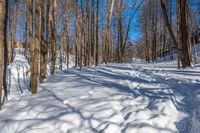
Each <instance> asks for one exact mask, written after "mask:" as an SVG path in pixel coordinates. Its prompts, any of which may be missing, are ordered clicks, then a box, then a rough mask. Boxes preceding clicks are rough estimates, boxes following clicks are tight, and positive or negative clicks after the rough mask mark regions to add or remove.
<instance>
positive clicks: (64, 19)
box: [0, 0, 141, 103]
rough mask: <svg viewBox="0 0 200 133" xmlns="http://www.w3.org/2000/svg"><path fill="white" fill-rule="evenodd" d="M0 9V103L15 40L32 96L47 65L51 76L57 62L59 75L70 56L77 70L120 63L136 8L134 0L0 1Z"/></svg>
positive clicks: (137, 5)
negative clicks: (21, 50) (20, 49)
mask: <svg viewBox="0 0 200 133" xmlns="http://www.w3.org/2000/svg"><path fill="white" fill-rule="evenodd" d="M0 4H1V5H0V6H1V8H0V10H1V11H0V21H1V23H0V28H1V30H0V34H1V35H0V43H1V45H0V54H1V56H0V74H1V76H0V100H2V96H3V94H2V93H4V94H5V95H4V96H6V95H7V89H6V67H7V64H10V63H12V62H13V61H14V58H15V54H16V51H15V48H16V47H17V44H18V42H19V41H20V42H21V43H22V44H23V48H24V55H25V57H26V58H27V60H28V62H29V64H30V88H31V92H32V93H33V94H35V93H37V86H38V82H43V81H44V79H45V78H46V76H47V68H48V67H47V66H48V65H49V66H50V67H49V68H50V74H51V75H54V74H55V71H56V69H57V65H58V64H57V62H59V69H61V70H62V64H66V65H67V67H69V64H70V55H73V56H74V58H75V67H79V68H80V69H81V68H82V67H83V66H87V67H90V66H93V65H94V66H97V65H98V64H99V63H106V64H107V63H110V62H121V63H122V62H125V61H126V54H125V53H126V48H127V44H128V42H129V32H130V29H131V23H132V20H133V17H134V15H135V13H136V10H137V9H138V8H139V6H140V5H141V3H139V4H138V0H134V1H132V2H130V3H128V2H127V1H123V0H106V1H100V0H44V1H41V0H14V1H7V0H6V1H5V0H0ZM130 5H131V6H130ZM104 10H105V11H104ZM125 19H126V20H127V21H124V20H125ZM7 22H8V23H7ZM21 33H23V34H21ZM7 38H8V39H7ZM3 90H4V91H3ZM0 103H2V101H0Z"/></svg>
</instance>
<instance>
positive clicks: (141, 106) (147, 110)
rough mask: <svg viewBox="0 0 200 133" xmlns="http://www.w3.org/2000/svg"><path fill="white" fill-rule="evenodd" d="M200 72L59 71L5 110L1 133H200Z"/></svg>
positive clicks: (144, 67)
mask: <svg viewBox="0 0 200 133" xmlns="http://www.w3.org/2000/svg"><path fill="white" fill-rule="evenodd" d="M199 70H200V69H199V67H198V68H196V69H184V70H177V69H176V68H175V66H173V65H172V67H167V66H166V64H162V63H161V64H160V65H156V66H155V65H151V64H145V63H138V62H135V63H132V64H110V65H106V66H100V67H96V68H83V69H82V70H81V71H80V70H79V69H69V70H65V71H62V72H57V74H56V76H54V77H48V79H47V81H46V82H45V83H42V84H40V89H39V92H38V93H37V94H35V95H31V94H26V95H24V96H18V97H16V98H14V99H11V100H9V101H8V102H7V103H6V104H5V105H4V106H3V109H2V111H0V133H147V132H148V133H177V132H180V133H199V130H198V128H199V127H200V123H199V117H200V103H199V102H200V79H199V77H200V76H199V75H200V71H199ZM188 75H189V76H188Z"/></svg>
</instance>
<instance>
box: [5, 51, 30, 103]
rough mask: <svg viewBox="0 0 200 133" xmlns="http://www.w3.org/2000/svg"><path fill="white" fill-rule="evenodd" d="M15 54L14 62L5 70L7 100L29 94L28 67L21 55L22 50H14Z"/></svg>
mask: <svg viewBox="0 0 200 133" xmlns="http://www.w3.org/2000/svg"><path fill="white" fill-rule="evenodd" d="M15 52H16V53H17V54H16V55H15V57H14V61H13V62H12V63H11V64H9V65H8V68H7V87H8V100H10V99H12V98H15V97H17V96H19V95H20V96H21V95H26V94H30V91H29V79H30V77H29V74H28V69H29V68H30V66H29V64H28V62H27V60H26V58H25V57H24V55H23V52H24V51H23V49H16V50H15Z"/></svg>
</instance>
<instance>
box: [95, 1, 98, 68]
mask: <svg viewBox="0 0 200 133" xmlns="http://www.w3.org/2000/svg"><path fill="white" fill-rule="evenodd" d="M96 4H97V9H96V55H95V66H97V65H98V63H99V0H96Z"/></svg>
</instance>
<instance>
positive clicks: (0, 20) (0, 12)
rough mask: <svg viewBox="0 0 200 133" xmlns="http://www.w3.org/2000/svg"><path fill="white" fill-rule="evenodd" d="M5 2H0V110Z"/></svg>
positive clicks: (0, 102) (1, 0) (0, 101)
mask: <svg viewBox="0 0 200 133" xmlns="http://www.w3.org/2000/svg"><path fill="white" fill-rule="evenodd" d="M4 2H5V1H4V0H0V109H1V104H2V93H3V78H4V77H3V76H4V39H5V36H4V35H5V34H4V32H5V31H4V26H5V25H4V19H5V16H4V15H5V3H4Z"/></svg>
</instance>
